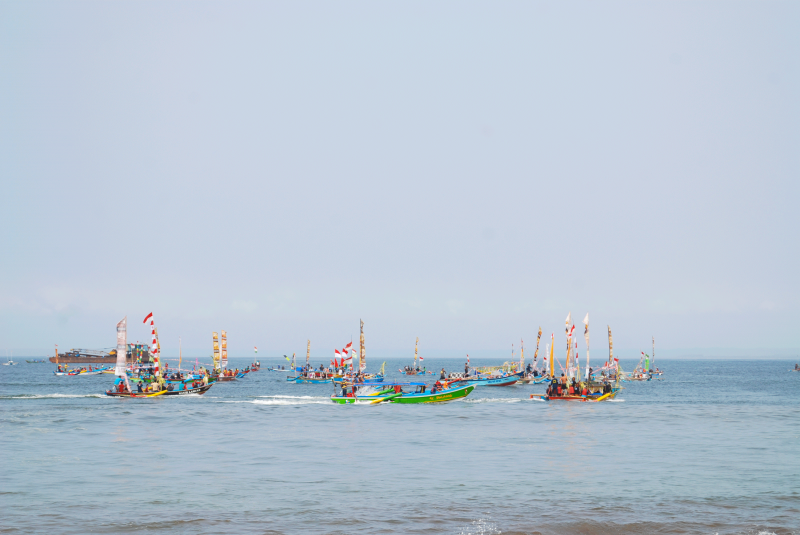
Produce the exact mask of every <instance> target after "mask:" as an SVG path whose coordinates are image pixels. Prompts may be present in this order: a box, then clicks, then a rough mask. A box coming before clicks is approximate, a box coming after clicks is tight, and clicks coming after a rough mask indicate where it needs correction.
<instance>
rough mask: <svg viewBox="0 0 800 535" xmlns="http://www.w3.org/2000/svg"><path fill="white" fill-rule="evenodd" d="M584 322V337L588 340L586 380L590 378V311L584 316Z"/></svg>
mask: <svg viewBox="0 0 800 535" xmlns="http://www.w3.org/2000/svg"><path fill="white" fill-rule="evenodd" d="M583 324H584V325H586V328H585V329H584V330H583V338H584V339H585V340H586V380H587V381H588V380H589V313H588V312H587V313H586V317H585V318H583Z"/></svg>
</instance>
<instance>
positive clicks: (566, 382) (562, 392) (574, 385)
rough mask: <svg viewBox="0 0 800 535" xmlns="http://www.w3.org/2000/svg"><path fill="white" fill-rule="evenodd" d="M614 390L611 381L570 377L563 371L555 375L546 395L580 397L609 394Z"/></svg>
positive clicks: (552, 396) (549, 396)
mask: <svg viewBox="0 0 800 535" xmlns="http://www.w3.org/2000/svg"><path fill="white" fill-rule="evenodd" d="M612 391H613V387H612V386H611V383H609V382H602V383H591V382H587V381H578V380H577V379H576V378H575V377H572V378H569V377H566V376H565V375H564V374H563V373H562V374H561V377H553V379H552V380H551V381H550V384H549V385H548V386H547V391H546V392H545V395H546V396H547V397H548V398H560V397H579V396H594V395H598V394H600V395H602V394H608V393H610V392H612Z"/></svg>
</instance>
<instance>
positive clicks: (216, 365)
mask: <svg viewBox="0 0 800 535" xmlns="http://www.w3.org/2000/svg"><path fill="white" fill-rule="evenodd" d="M211 335H212V337H213V338H214V369H215V370H218V369H219V335H218V334H217V332H216V331H214V332H213V333H211Z"/></svg>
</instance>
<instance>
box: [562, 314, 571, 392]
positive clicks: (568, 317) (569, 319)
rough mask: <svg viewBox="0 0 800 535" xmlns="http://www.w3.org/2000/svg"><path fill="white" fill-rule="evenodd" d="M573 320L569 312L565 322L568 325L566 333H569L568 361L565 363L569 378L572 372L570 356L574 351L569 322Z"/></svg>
mask: <svg viewBox="0 0 800 535" xmlns="http://www.w3.org/2000/svg"><path fill="white" fill-rule="evenodd" d="M571 321H572V312H570V313H569V314H567V319H566V321H565V322H564V323H565V325H566V329H565V330H566V334H567V361H566V363H564V366H565V367H566V368H567V374H566V377H567V379H569V375H570V373H569V369H570V358H569V357H570V354H571V353H572V333H571V332H570V330H569V324H570V322H571Z"/></svg>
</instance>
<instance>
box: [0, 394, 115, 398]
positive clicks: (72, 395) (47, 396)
mask: <svg viewBox="0 0 800 535" xmlns="http://www.w3.org/2000/svg"><path fill="white" fill-rule="evenodd" d="M104 397H106V396H105V395H104V394H40V395H36V394H34V395H25V394H23V395H21V396H0V399H51V398H104Z"/></svg>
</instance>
